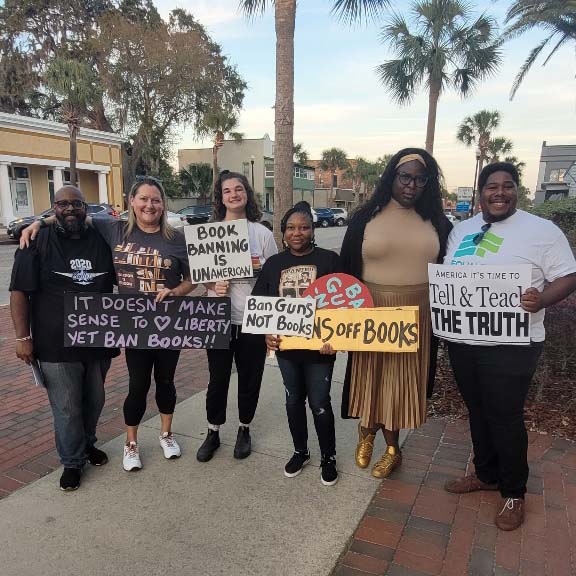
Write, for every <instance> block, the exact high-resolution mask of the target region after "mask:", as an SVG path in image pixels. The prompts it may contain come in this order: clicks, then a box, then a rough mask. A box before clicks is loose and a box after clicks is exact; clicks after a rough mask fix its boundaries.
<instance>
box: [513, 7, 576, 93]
mask: <svg viewBox="0 0 576 576" xmlns="http://www.w3.org/2000/svg"><path fill="white" fill-rule="evenodd" d="M506 23H507V24H510V25H509V26H508V28H507V29H506V32H505V35H506V37H508V38H513V37H515V36H518V35H519V34H522V33H524V32H526V31H528V30H532V29H533V28H542V29H543V30H545V31H546V33H547V36H546V38H544V40H542V41H541V42H540V44H538V46H536V47H535V48H533V49H532V50H531V52H530V54H528V57H527V58H526V60H525V62H524V64H522V67H521V68H520V71H519V72H518V74H517V76H516V78H515V79H514V83H513V84H512V89H511V90H510V100H512V99H513V98H514V95H515V94H516V92H517V91H518V88H519V87H520V84H522V81H523V80H524V78H525V76H526V74H528V72H529V70H530V68H532V65H533V64H534V62H535V61H536V59H537V58H538V56H540V54H541V53H542V51H543V50H544V48H546V46H548V45H549V44H552V43H553V42H555V43H554V46H553V48H552V50H551V51H550V53H549V54H548V56H547V57H546V59H545V60H544V66H545V65H546V64H547V63H548V61H549V60H550V58H552V56H554V54H555V53H556V52H557V51H558V49H559V48H560V47H561V46H563V45H564V44H567V43H568V42H570V41H572V42H576V1H574V0H548V1H542V0H516V1H515V2H514V3H513V4H512V6H510V8H509V9H508V13H507V14H506Z"/></svg>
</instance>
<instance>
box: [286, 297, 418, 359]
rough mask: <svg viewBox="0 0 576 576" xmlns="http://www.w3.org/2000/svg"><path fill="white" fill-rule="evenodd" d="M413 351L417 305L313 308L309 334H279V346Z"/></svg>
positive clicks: (416, 325)
mask: <svg viewBox="0 0 576 576" xmlns="http://www.w3.org/2000/svg"><path fill="white" fill-rule="evenodd" d="M325 342H329V343H330V344H332V348H334V350H348V351H353V352H360V351H368V352H416V351H417V350H418V306H404V307H402V308H352V309H345V308H344V309H334V310H316V316H315V320H314V332H313V334H312V338H310V339H306V338H282V340H281V342H280V350H320V348H321V347H322V344H324V343H325Z"/></svg>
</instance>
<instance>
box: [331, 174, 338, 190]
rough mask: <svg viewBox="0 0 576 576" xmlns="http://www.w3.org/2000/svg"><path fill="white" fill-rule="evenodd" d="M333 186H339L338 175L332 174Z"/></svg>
mask: <svg viewBox="0 0 576 576" xmlns="http://www.w3.org/2000/svg"><path fill="white" fill-rule="evenodd" d="M332 188H338V175H337V174H332Z"/></svg>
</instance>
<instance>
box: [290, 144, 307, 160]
mask: <svg viewBox="0 0 576 576" xmlns="http://www.w3.org/2000/svg"><path fill="white" fill-rule="evenodd" d="M293 154H294V161H295V162H298V164H306V163H307V162H308V160H310V155H309V154H308V152H307V151H306V150H304V144H294V149H293Z"/></svg>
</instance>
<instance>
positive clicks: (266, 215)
mask: <svg viewBox="0 0 576 576" xmlns="http://www.w3.org/2000/svg"><path fill="white" fill-rule="evenodd" d="M260 224H262V225H264V226H266V228H268V230H272V229H273V228H274V212H272V211H270V210H262V218H260Z"/></svg>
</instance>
